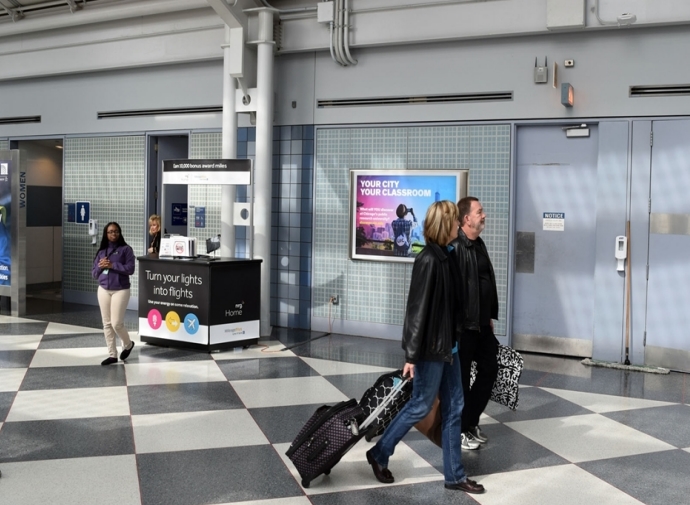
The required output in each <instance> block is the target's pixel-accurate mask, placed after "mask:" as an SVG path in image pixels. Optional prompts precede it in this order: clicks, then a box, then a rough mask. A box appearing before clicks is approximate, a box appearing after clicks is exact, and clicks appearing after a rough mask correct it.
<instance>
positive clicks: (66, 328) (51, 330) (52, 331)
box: [45, 323, 103, 335]
mask: <svg viewBox="0 0 690 505" xmlns="http://www.w3.org/2000/svg"><path fill="white" fill-rule="evenodd" d="M99 331H103V327H100V328H87V327H86V326H74V325H71V324H62V323H48V327H47V328H46V331H45V334H46V335H73V334H78V333H97V332H99Z"/></svg>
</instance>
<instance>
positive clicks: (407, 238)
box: [350, 170, 468, 263]
mask: <svg viewBox="0 0 690 505" xmlns="http://www.w3.org/2000/svg"><path fill="white" fill-rule="evenodd" d="M467 175H468V174H467V170H351V171H350V199H351V202H350V257H351V258H353V259H366V260H373V261H393V262H409V263H411V262H413V261H414V258H415V256H417V254H419V252H420V251H421V250H422V249H423V248H424V245H425V242H424V218H425V216H426V211H427V209H428V208H429V206H430V205H431V204H432V203H434V202H438V201H440V200H450V201H452V202H457V201H458V200H459V199H460V198H462V197H463V196H466V194H467Z"/></svg>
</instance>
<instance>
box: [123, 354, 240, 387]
mask: <svg viewBox="0 0 690 505" xmlns="http://www.w3.org/2000/svg"><path fill="white" fill-rule="evenodd" d="M125 371H126V373H127V385H128V386H141V385H144V384H179V383H182V382H219V381H226V380H227V379H226V378H225V375H223V372H221V371H220V368H218V365H217V364H216V362H215V361H213V360H207V361H177V362H156V363H127V365H125Z"/></svg>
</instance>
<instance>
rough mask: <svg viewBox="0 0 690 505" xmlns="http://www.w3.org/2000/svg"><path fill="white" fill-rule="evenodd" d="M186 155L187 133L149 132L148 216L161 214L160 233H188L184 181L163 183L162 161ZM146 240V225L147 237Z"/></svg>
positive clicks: (182, 157) (187, 152) (183, 157)
mask: <svg viewBox="0 0 690 505" xmlns="http://www.w3.org/2000/svg"><path fill="white" fill-rule="evenodd" d="M187 158H189V135H188V134H184V135H148V167H147V168H148V172H147V192H146V196H147V201H146V209H147V211H148V214H147V217H148V216H150V215H151V214H158V215H160V216H162V218H163V223H162V224H163V233H177V234H180V235H187V220H186V219H187V208H188V192H187V185H186V184H166V185H165V187H163V161H164V160H175V159H187ZM145 243H148V226H147V228H146V240H145Z"/></svg>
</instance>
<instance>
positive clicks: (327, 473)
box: [323, 469, 331, 475]
mask: <svg viewBox="0 0 690 505" xmlns="http://www.w3.org/2000/svg"><path fill="white" fill-rule="evenodd" d="M323 474H324V475H330V474H331V470H330V469H328V470H326V471H325V472H323Z"/></svg>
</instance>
